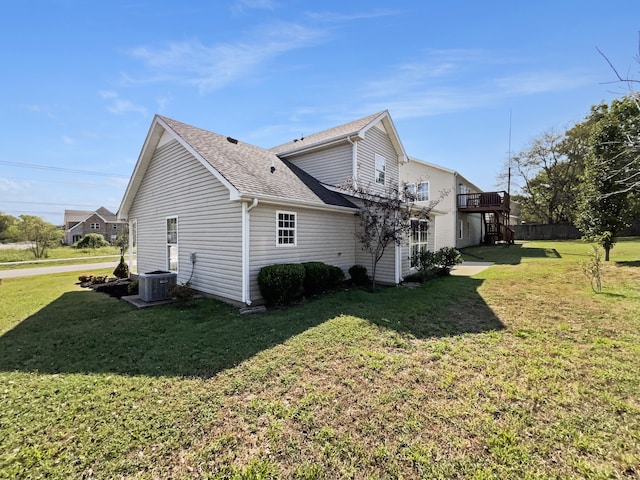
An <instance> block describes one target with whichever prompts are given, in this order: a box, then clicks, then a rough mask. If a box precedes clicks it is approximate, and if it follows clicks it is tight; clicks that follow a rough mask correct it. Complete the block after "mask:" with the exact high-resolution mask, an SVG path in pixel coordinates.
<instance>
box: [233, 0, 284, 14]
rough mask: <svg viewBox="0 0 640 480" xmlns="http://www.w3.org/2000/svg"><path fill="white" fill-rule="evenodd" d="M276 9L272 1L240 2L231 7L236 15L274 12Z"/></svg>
mask: <svg viewBox="0 0 640 480" xmlns="http://www.w3.org/2000/svg"><path fill="white" fill-rule="evenodd" d="M274 8H276V4H275V2H273V1H272V0H238V1H236V2H235V3H234V4H233V5H232V6H231V11H232V12H233V13H235V14H241V13H245V12H246V11H247V10H254V9H262V10H273V9H274Z"/></svg>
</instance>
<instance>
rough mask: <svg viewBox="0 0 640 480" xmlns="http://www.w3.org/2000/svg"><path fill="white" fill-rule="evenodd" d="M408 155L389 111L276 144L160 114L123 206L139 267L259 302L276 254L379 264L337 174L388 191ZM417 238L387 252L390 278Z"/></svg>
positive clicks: (385, 272) (381, 276)
mask: <svg viewBox="0 0 640 480" xmlns="http://www.w3.org/2000/svg"><path fill="white" fill-rule="evenodd" d="M407 161H408V157H407V155H406V153H405V150H404V147H403V146H402V143H401V141H400V139H399V137H398V135H397V132H396V129H395V126H394V124H393V122H392V120H391V117H390V115H389V113H388V112H387V111H383V112H380V113H376V114H374V115H370V116H367V117H364V118H361V119H359V120H356V121H353V122H349V123H347V124H344V125H340V126H338V127H335V128H331V129H329V130H325V131H323V132H319V133H316V134H313V135H309V136H307V137H305V138H301V139H297V140H294V141H292V142H289V143H286V144H284V145H280V146H278V147H275V148H272V149H270V150H266V149H262V148H260V147H256V146H253V145H249V144H246V143H243V142H241V141H238V140H236V139H234V138H231V137H226V136H223V135H219V134H216V133H213V132H209V131H206V130H203V129H200V128H197V127H194V126H191V125H187V124H184V123H181V122H178V121H175V120H172V119H170V118H166V117H162V116H156V117H155V118H154V119H153V121H152V124H151V127H150V130H149V133H148V135H147V138H146V139H145V142H144V145H143V148H142V151H141V154H140V156H139V158H138V162H137V164H136V166H135V169H134V172H133V175H132V177H131V180H130V182H129V185H128V186H127V189H126V192H125V195H124V198H123V200H122V203H121V205H120V209H119V211H118V217H119V219H121V220H123V221H127V222H128V223H129V232H130V245H134V246H135V248H136V251H137V269H138V272H139V273H146V272H150V271H155V270H167V271H172V272H177V275H178V282H179V283H183V282H186V281H190V282H191V285H192V286H193V288H195V289H197V290H199V291H201V292H204V293H207V294H210V295H212V296H215V297H219V298H221V299H224V300H226V301H229V302H232V303H236V304H242V305H250V304H252V303H256V302H260V301H261V297H260V292H259V289H258V285H257V280H256V279H257V275H258V272H259V271H260V268H262V267H263V266H265V265H270V264H275V263H297V262H305V261H322V262H325V263H327V264H330V265H336V266H339V267H341V268H342V269H343V270H345V271H346V270H347V269H348V268H349V267H351V266H352V265H354V264H363V265H366V266H367V267H368V268H369V263H370V260H369V256H368V254H367V253H366V252H364V251H363V250H362V248H361V246H360V244H359V243H358V242H357V241H356V239H355V236H354V233H355V231H356V228H358V224H357V218H356V216H355V213H356V212H357V211H358V206H357V204H358V199H357V198H353V197H349V196H347V195H344V190H341V189H340V188H339V187H338V186H340V185H343V184H344V182H355V183H357V184H359V185H366V186H368V187H370V189H371V190H372V191H379V192H380V193H382V192H383V191H384V189H385V188H387V187H390V186H394V185H398V183H399V178H400V165H401V164H403V163H405V162H407ZM417 241H419V242H420V241H426V239H421V238H418V239H417ZM411 247H412V245H410V244H408V245H406V246H402V247H400V246H398V247H396V248H389V249H388V250H387V252H385V255H384V257H383V258H382V260H381V261H380V262H379V263H378V268H377V278H378V280H379V281H381V282H385V283H392V284H394V283H399V282H400V281H401V279H402V275H403V273H405V272H407V271H409V268H410V265H409V263H410V262H409V257H410V254H409V252H410V249H411ZM132 260H133V259H132V258H131V259H130V264H133V261H132Z"/></svg>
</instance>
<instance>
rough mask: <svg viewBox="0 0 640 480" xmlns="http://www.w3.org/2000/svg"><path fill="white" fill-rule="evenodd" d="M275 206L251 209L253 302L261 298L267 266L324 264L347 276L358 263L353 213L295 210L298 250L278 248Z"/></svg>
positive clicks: (265, 205)
mask: <svg viewBox="0 0 640 480" xmlns="http://www.w3.org/2000/svg"><path fill="white" fill-rule="evenodd" d="M278 211H280V209H279V208H278V207H276V206H274V205H267V204H263V203H260V204H258V206H257V207H256V208H254V209H253V210H251V234H250V239H251V245H250V251H249V255H250V263H251V271H250V294H251V300H252V301H254V302H256V301H259V299H260V290H259V289H258V284H257V281H256V279H257V277H258V272H259V271H260V269H261V268H262V267H263V266H265V265H273V264H276V263H302V262H310V261H318V262H324V263H326V264H328V265H335V266H338V267H340V268H342V269H343V270H344V271H345V273H346V272H347V270H348V269H349V267H351V266H352V265H353V264H354V263H356V261H355V254H354V252H355V249H356V248H359V247H356V241H355V238H354V231H355V230H354V228H355V221H356V218H355V216H354V215H353V213H352V212H345V213H341V212H335V213H334V212H328V211H322V210H313V209H305V208H299V209H296V223H297V245H296V248H278V247H276V245H275V244H274V241H273V239H274V238H275V237H276V228H277V227H276V222H275V221H274V218H276V212H278Z"/></svg>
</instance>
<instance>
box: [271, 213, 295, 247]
mask: <svg viewBox="0 0 640 480" xmlns="http://www.w3.org/2000/svg"><path fill="white" fill-rule="evenodd" d="M280 215H293V243H280V242H279V239H280V225H279V223H280ZM286 230H291V229H289V228H287V229H286ZM297 245H298V213H297V212H292V211H288V210H276V248H290V247H296V246H297Z"/></svg>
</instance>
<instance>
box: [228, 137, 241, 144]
mask: <svg viewBox="0 0 640 480" xmlns="http://www.w3.org/2000/svg"><path fill="white" fill-rule="evenodd" d="M227 142H229V143H233V144H234V145H237V144H238V140H236V139H235V138H231V137H227Z"/></svg>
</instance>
